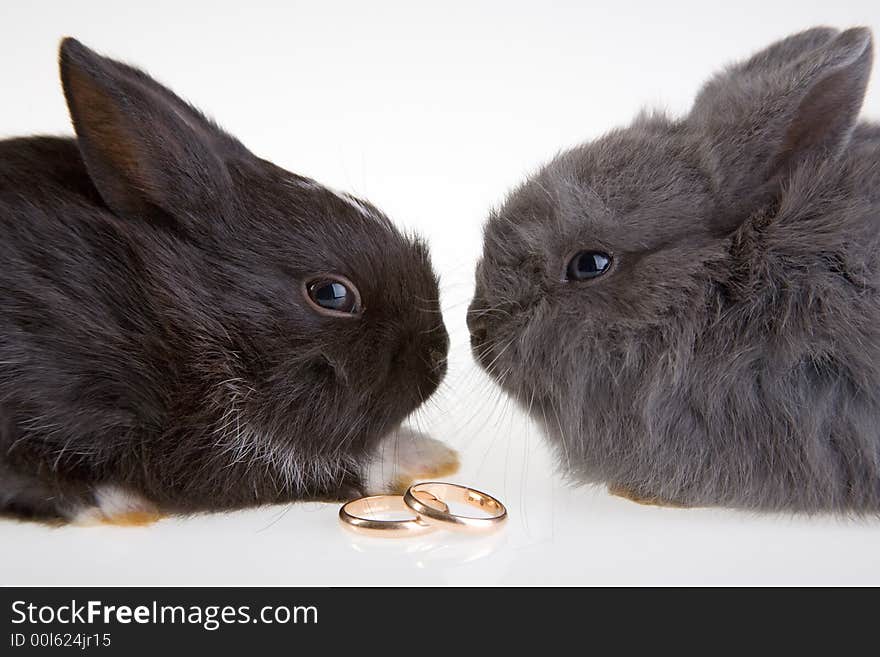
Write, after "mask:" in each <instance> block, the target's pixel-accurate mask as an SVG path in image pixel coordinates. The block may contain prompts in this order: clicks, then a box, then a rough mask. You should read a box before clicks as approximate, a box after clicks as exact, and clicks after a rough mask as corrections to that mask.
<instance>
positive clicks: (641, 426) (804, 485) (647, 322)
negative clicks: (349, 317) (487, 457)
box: [468, 28, 880, 514]
mask: <svg viewBox="0 0 880 657" xmlns="http://www.w3.org/2000/svg"><path fill="white" fill-rule="evenodd" d="M871 57H872V44H871V35H870V32H869V31H868V30H866V29H861V28H858V29H852V30H847V31H845V32H838V31H837V30H833V29H830V28H816V29H813V30H809V31H807V32H804V33H801V34H798V35H795V36H793V37H790V38H788V39H786V40H784V41H782V42H779V43H777V44H774V45H773V46H771V47H770V48H768V49H767V50H765V51H763V52H761V53H758V54H757V55H755V56H754V57H752V58H751V59H749V60H748V61H746V62H743V63H741V64H738V65H735V66H732V67H729V68H728V69H727V70H725V71H724V72H722V73H720V74H719V75H717V76H716V77H715V78H713V79H712V80H710V81H709V82H708V83H707V84H706V85H705V86H704V88H703V90H702V91H701V93H700V94H699V96H698V98H697V100H696V102H695V105H694V107H693V109H692V111H691V112H690V113H689V114H688V115H687V116H686V117H684V118H681V119H670V118H667V117H666V116H663V115H657V114H653V115H652V114H643V115H642V116H640V117H638V118H637V119H636V120H635V121H634V123H633V124H632V125H631V126H629V127H628V128H626V129H622V130H617V131H614V132H611V133H609V134H608V135H606V136H604V137H602V138H600V139H598V140H597V141H595V142H593V143H590V144H586V145H583V146H580V147H578V148H575V149H573V150H571V151H568V152H566V153H564V154H562V155H560V156H559V157H557V158H556V159H555V160H553V161H552V162H550V163H549V164H548V165H547V166H545V167H544V168H543V169H542V170H540V171H539V172H538V173H537V174H536V175H534V176H533V177H532V178H531V179H530V180H528V181H527V182H525V183H524V184H522V185H521V186H520V187H519V188H518V189H516V190H515V191H513V192H512V193H511V194H510V196H509V197H508V199H507V200H506V202H505V203H504V204H503V205H502V207H500V208H499V209H498V210H497V211H495V212H494V213H493V215H492V216H491V217H490V219H489V222H488V224H487V226H486V228H485V245H484V253H483V258H482V261H481V262H480V263H479V264H478V267H477V272H476V293H475V296H474V300H473V302H472V305H471V308H470V310H469V315H468V322H469V325H470V327H471V341H472V346H473V351H474V354H475V357H476V358H477V359H478V361H479V362H480V363H481V364H482V365H483V367H484V368H486V369H487V370H488V371H489V373H490V374H491V375H492V376H493V377H494V378H495V379H496V380H497V381H498V382H499V383H500V384H501V386H502V387H503V388H504V389H505V390H506V391H508V392H509V393H510V394H511V395H513V396H514V397H515V398H516V399H517V400H518V402H519V403H520V405H521V406H522V407H523V408H525V409H526V410H527V411H528V412H529V413H530V414H531V415H532V416H533V417H534V419H535V420H536V421H537V422H538V423H539V424H541V425H542V426H543V428H544V430H545V432H546V434H547V435H548V436H549V437H550V439H551V441H552V443H553V444H554V445H555V446H556V447H557V448H558V449H557V451H558V456H559V460H560V463H561V470H562V471H564V472H565V473H566V474H567V475H568V476H570V477H571V478H572V479H573V480H575V481H580V482H604V483H607V484H608V485H609V486H610V487H611V488H612V489H614V490H619V491H624V492H626V493H627V494H629V495H630V496H632V497H633V498H636V499H642V500H655V501H661V502H662V501H666V502H669V503H676V504H683V505H689V506H699V505H725V506H731V507H739V508H746V509H768V510H769V509H776V510H792V511H805V512H818V511H837V512H843V513H848V512H852V513H872V514H873V513H876V512H877V511H878V510H880V250H878V247H880V244H878V242H880V196H878V192H877V190H878V189H880V126H877V125H874V124H869V123H859V122H858V120H857V116H858V113H859V109H860V107H861V104H862V98H863V94H864V91H865V87H866V84H867V81H868V77H869V72H870V69H871ZM581 250H592V251H600V252H603V253H607V254H609V255H610V256H611V266H610V267H609V269H608V270H607V271H606V273H604V274H602V275H600V276H598V277H596V278H592V279H589V280H567V277H566V264H567V263H568V262H569V261H570V260H571V257H572V255H573V254H574V253H576V252H578V251H581Z"/></svg>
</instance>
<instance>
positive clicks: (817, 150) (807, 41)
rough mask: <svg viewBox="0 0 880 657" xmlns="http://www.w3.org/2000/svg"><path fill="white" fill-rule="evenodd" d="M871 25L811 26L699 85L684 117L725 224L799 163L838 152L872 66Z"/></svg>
mask: <svg viewBox="0 0 880 657" xmlns="http://www.w3.org/2000/svg"><path fill="white" fill-rule="evenodd" d="M872 59H873V48H872V38H871V31H870V30H869V29H867V28H863V27H862V28H853V29H850V30H846V31H844V32H840V33H835V32H834V31H833V30H829V29H828V28H816V29H814V30H809V31H807V32H803V33H801V34H798V35H795V36H793V37H789V38H788V39H785V40H783V41H781V42H779V43H776V44H774V45H772V46H770V47H769V48H767V49H766V50H764V51H762V52H760V53H758V54H757V55H755V56H754V57H752V58H750V59H749V60H747V61H746V62H744V63H743V64H740V65H738V66H733V67H731V68H730V69H728V70H727V71H725V72H724V73H722V74H720V75H718V76H716V77H715V78H713V79H712V80H710V81H709V82H708V83H707V84H706V85H705V86H704V87H703V89H702V90H701V92H700V94H699V95H698V97H697V100H696V101H695V103H694V107H693V109H692V110H691V113H690V115H689V117H688V121H689V123H690V125H691V126H692V127H693V128H694V129H695V130H697V131H698V133H699V134H700V135H701V138H702V139H704V140H706V141H707V142H708V144H707V145H708V148H707V149H706V150H705V156H706V159H707V161H708V162H709V164H710V167H711V169H712V175H713V178H714V180H713V182H714V185H715V187H716V192H717V195H718V197H719V199H720V200H721V202H722V206H723V210H724V216H723V217H722V218H719V219H718V221H719V228H720V229H721V230H730V229H732V228H734V227H735V226H736V225H737V224H738V222H740V221H741V220H742V219H743V218H745V216H747V215H748V214H749V213H751V212H752V211H754V210H755V209H757V207H759V206H760V205H761V204H764V203H767V202H768V201H770V200H771V199H772V198H773V197H774V195H775V194H778V191H779V186H780V185H781V184H783V183H784V181H785V179H786V177H787V176H788V175H789V174H790V173H791V172H792V171H793V170H794V169H795V168H797V167H798V166H799V165H800V164H802V163H804V162H805V161H808V160H809V161H813V162H819V161H821V160H823V159H826V158H835V157H837V156H838V155H839V154H840V153H841V152H842V151H843V149H845V148H846V146H847V144H848V142H849V138H850V135H851V134H852V130H853V128H854V127H855V124H856V122H857V120H858V115H859V111H860V109H861V106H862V101H863V99H864V95H865V88H866V86H867V84H868V78H869V76H870V72H871V63H872Z"/></svg>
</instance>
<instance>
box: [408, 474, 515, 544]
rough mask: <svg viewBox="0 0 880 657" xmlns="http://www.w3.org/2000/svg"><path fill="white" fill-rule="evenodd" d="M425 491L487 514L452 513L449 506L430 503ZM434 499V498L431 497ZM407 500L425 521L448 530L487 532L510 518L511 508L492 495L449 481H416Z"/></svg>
mask: <svg viewBox="0 0 880 657" xmlns="http://www.w3.org/2000/svg"><path fill="white" fill-rule="evenodd" d="M425 493H427V494H429V495H430V496H431V497H433V498H434V499H437V500H442V501H444V502H458V503H461V504H467V505H468V506H472V507H475V508H477V509H480V510H481V511H483V512H485V513H487V514H488V515H487V516H484V517H475V516H461V515H456V514H454V513H450V511H449V507H448V506H446V505H445V504H444V505H443V506H444V507H446V508H445V509H444V508H442V507H439V506H435V505H429V504H426V503H425V501H423V500H425V499H426V498H425V497H424V495H425ZM428 499H430V498H428ZM403 501H404V503H405V504H406V506H407V507H409V508H410V509H411V510H412V511H414V512H415V513H416V516H417V517H418V518H419V519H420V520H421V521H422V522H424V523H427V524H430V525H434V526H442V527H444V528H446V529H457V530H462V531H468V532H474V531H477V532H485V531H491V530H493V529H496V528H498V527H500V526H501V525H502V524H504V521H505V520H507V509H506V508H504V505H503V504H502V503H501V502H499V501H498V500H496V499H495V498H494V497H492V496H491V495H487V494H486V493H481V492H480V491H478V490H474V489H473V488H468V487H467V486H460V485H458V484H449V483H445V482H439V481H431V482H425V483H422V484H413V485H412V486H410V487H409V488H408V489H407V491H406V493H404V494H403Z"/></svg>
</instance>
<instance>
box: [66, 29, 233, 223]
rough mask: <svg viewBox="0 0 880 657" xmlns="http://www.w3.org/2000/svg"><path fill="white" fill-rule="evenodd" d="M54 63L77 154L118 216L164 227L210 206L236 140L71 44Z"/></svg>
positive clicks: (123, 69)
mask: <svg viewBox="0 0 880 657" xmlns="http://www.w3.org/2000/svg"><path fill="white" fill-rule="evenodd" d="M59 59H60V66H61V81H62V84H63V86H64V94H65V96H66V98H67V104H68V107H69V109H70V115H71V118H72V120H73V124H74V128H75V130H76V134H77V140H78V143H79V148H80V152H81V154H82V157H83V160H84V162H85V164H86V167H87V169H88V171H89V175H90V177H91V178H92V181H93V182H94V184H95V187H96V188H97V189H98V192H99V193H100V194H101V197H102V198H103V199H104V201H105V202H106V203H107V205H108V206H109V207H110V208H111V209H112V210H113V211H114V212H115V213H117V214H119V215H121V216H125V217H145V218H148V219H155V220H159V221H162V222H167V221H175V217H178V218H179V217H181V216H185V215H187V214H190V213H194V212H196V211H198V210H200V211H201V212H203V213H204V212H205V211H206V210H209V211H210V210H211V209H212V208H213V207H215V204H216V203H217V202H218V200H219V199H220V198H221V197H222V196H223V194H224V190H226V189H228V187H229V173H228V170H227V169H226V166H225V164H224V162H223V157H222V155H223V153H224V151H227V150H230V149H234V148H236V144H237V142H236V141H235V140H234V139H232V138H231V137H229V136H228V135H226V134H225V133H223V132H222V131H221V130H220V129H219V128H217V127H216V126H215V125H214V124H212V123H211V122H210V121H208V120H207V119H206V118H205V117H204V116H203V115H202V114H200V113H199V112H198V111H197V110H195V109H194V108H193V107H191V106H190V105H188V104H187V103H186V102H184V101H183V100H181V99H180V98H178V97H177V96H175V95H174V94H173V93H172V92H171V91H169V90H168V89H166V88H165V87H163V86H162V85H160V84H159V83H158V82H156V81H155V80H153V79H152V78H150V77H149V76H148V75H146V74H145V73H143V72H141V71H139V70H137V69H135V68H132V67H130V66H127V65H125V64H121V63H119V62H116V61H113V60H112V59H107V58H106V57H101V56H100V55H98V54H96V53H95V52H93V51H92V50H90V49H88V48H86V47H85V46H84V45H82V44H81V43H79V42H78V41H76V40H75V39H70V38H67V39H65V40H64V41H62V43H61V49H60V58H59ZM238 147H240V145H238ZM240 148H242V150H243V147H240Z"/></svg>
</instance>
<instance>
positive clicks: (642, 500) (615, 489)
mask: <svg viewBox="0 0 880 657" xmlns="http://www.w3.org/2000/svg"><path fill="white" fill-rule="evenodd" d="M608 492H609V493H611V494H612V495H616V496H617V497H622V498H624V499H627V500H629V501H630V502H635V503H636V504H644V505H645V506H665V507H670V508H675V509H686V508H688V506H687V505H686V504H682V503H681V502H675V501H673V500H664V499H662V498H660V497H654V496H647V495H643V494H641V493H638V492H636V491H634V490H633V489H631V488H627V487H626V486H620V485H617V484H609V486H608Z"/></svg>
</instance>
